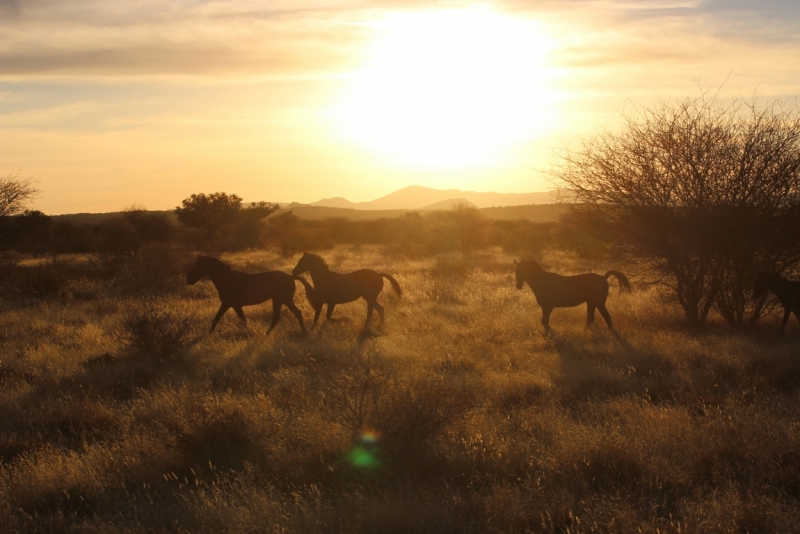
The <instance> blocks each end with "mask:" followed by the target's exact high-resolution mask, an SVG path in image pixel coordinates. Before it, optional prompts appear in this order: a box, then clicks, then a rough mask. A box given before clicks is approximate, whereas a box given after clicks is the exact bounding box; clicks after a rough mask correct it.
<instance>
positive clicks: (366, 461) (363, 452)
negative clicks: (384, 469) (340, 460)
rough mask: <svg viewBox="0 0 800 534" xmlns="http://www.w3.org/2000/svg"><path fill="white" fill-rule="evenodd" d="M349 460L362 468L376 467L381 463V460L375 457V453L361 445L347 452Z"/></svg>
mask: <svg viewBox="0 0 800 534" xmlns="http://www.w3.org/2000/svg"><path fill="white" fill-rule="evenodd" d="M347 460H348V461H349V462H350V463H351V464H352V465H353V466H355V467H359V468H361V469H375V468H377V467H380V465H381V462H380V460H378V459H377V458H375V455H374V454H373V453H372V452H371V451H368V450H367V449H365V448H364V447H362V446H361V445H356V446H355V447H353V449H352V450H351V451H350V452H349V453H347Z"/></svg>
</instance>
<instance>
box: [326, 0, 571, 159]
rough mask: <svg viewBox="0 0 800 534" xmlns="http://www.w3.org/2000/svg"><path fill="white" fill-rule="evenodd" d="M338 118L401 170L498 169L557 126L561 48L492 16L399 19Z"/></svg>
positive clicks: (382, 26)
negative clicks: (557, 51) (510, 154)
mask: <svg viewBox="0 0 800 534" xmlns="http://www.w3.org/2000/svg"><path fill="white" fill-rule="evenodd" d="M374 30H375V34H376V37H375V39H374V41H373V42H372V44H371V48H370V49H369V52H368V55H367V57H368V59H367V61H366V64H365V65H364V67H363V68H362V69H360V70H359V71H357V72H356V73H355V74H354V75H353V77H352V79H351V83H350V85H349V87H348V90H347V94H346V96H345V97H344V101H343V102H342V104H341V105H340V106H339V108H338V109H337V110H336V115H337V124H338V126H339V129H340V132H341V133H342V134H343V135H344V136H345V137H346V138H348V139H349V140H351V141H354V142H356V143H357V144H359V145H361V146H364V147H367V148H370V149H372V150H375V151H377V152H380V153H382V154H385V155H387V156H389V157H390V158H391V159H392V160H394V161H395V162H396V163H402V164H407V165H414V166H422V167H434V168H436V167H438V168H441V167H445V168H464V167H476V166H481V165H491V164H493V163H496V161H497V159H498V158H500V157H501V156H502V154H503V150H504V149H506V148H509V147H510V146H511V145H513V144H515V143H519V142H522V141H524V140H526V139H531V138H535V137H536V136H539V135H542V134H543V133H545V132H546V130H547V128H548V124H549V123H550V122H551V121H552V120H553V117H554V110H553V108H554V105H555V103H556V93H555V90H554V88H553V81H554V80H555V73H556V69H554V68H553V67H552V66H550V65H548V63H547V56H548V52H550V51H552V50H553V49H554V43H553V40H552V39H551V38H550V37H549V36H548V35H547V34H546V33H545V32H544V31H543V30H542V28H541V27H540V25H539V24H537V23H536V21H533V20H529V19H518V18H514V17H510V16H507V15H502V14H498V13H496V12H494V11H492V10H491V9H489V8H486V7H481V8H471V9H464V10H446V11H422V12H415V13H405V14H394V15H392V16H389V17H387V18H384V19H382V20H380V21H378V22H376V23H374Z"/></svg>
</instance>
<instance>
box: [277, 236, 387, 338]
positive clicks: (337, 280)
mask: <svg viewBox="0 0 800 534" xmlns="http://www.w3.org/2000/svg"><path fill="white" fill-rule="evenodd" d="M305 272H308V273H310V274H311V280H312V281H313V282H314V287H313V288H311V287H310V284H308V282H306V281H305V280H303V279H302V278H301V277H300V276H299V275H300V274H303V273H305ZM292 275H294V276H295V278H297V279H299V280H301V281H302V282H303V285H305V287H306V296H307V297H308V301H309V302H310V303H311V306H312V307H313V308H314V325H316V324H317V320H318V319H319V314H320V312H321V311H322V305H323V304H327V305H328V311H327V313H326V314H325V316H326V318H327V319H331V315H332V314H333V308H334V307H335V306H336V305H337V304H344V303H346V302H353V301H354V300H357V299H359V298H363V299H364V300H366V301H367V320H366V322H365V323H364V329H365V330H366V328H367V325H369V320H370V319H371V318H372V310H373V309H375V310H378V314H380V316H381V324H383V306H381V305H380V304H379V303H378V295H380V294H381V291H383V279H384V278H386V279H387V280H389V283H391V284H392V288H393V289H394V290H395V292H396V293H397V294H398V295H402V291H401V290H400V284H398V283H397V280H395V279H394V278H392V276H391V275H388V274H386V273H379V272H376V271H373V270H372V269H360V270H358V271H354V272H352V273H347V274H340V273H335V272H333V271H331V270H330V269H329V268H328V264H326V263H325V260H323V259H322V258H321V257H319V256H317V255H316V254H311V253H308V252H304V253H303V257H302V258H300V261H298V262H297V266H296V267H295V268H294V270H292Z"/></svg>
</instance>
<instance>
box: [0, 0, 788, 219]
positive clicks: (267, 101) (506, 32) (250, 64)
mask: <svg viewBox="0 0 800 534" xmlns="http://www.w3.org/2000/svg"><path fill="white" fill-rule="evenodd" d="M703 90H713V91H714V92H717V91H718V92H719V94H720V96H721V97H723V98H731V97H739V96H743V97H746V98H750V97H752V96H753V95H754V94H755V95H757V96H758V97H759V98H760V99H761V100H762V101H765V102H771V101H773V100H776V99H778V100H788V101H790V102H791V103H792V105H795V103H796V102H797V100H796V99H797V97H798V95H800V2H797V0H780V1H765V0H760V1H755V0H710V1H692V0H686V1H671V0H653V1H649V0H619V1H617V0H604V1H603V0H598V1H584V0H571V1H536V2H533V1H513V0H511V1H507V2H487V3H475V2H414V1H413V0H404V1H399V0H385V1H377V2H366V1H357V0H352V1H347V0H339V1H336V0H327V1H326V0H317V1H313V0H299V1H288V0H287V1H263V0H262V1H255V0H225V1H221V0H219V1H214V0H212V1H203V0H129V1H121V0H70V1H69V2H64V1H55V0H0V175H8V174H10V173H16V172H17V170H19V171H20V173H21V176H24V177H33V178H34V180H36V181H37V186H38V188H39V189H40V191H41V195H40V198H39V199H38V200H37V201H36V202H35V205H34V207H35V208H37V209H40V210H42V211H44V212H45V213H48V214H59V213H75V212H103V211H115V210H119V209H122V208H124V207H127V206H130V205H133V204H137V205H144V206H145V207H147V208H148V209H169V208H172V207H174V206H176V205H178V204H179V203H180V201H181V199H183V198H185V197H187V196H189V195H190V194H192V193H199V192H206V193H210V192H214V191H225V192H228V193H236V194H238V195H240V196H241V197H243V198H244V200H245V201H257V200H266V201H281V202H288V201H298V202H313V201H315V200H319V199H321V198H323V197H333V196H344V197H346V198H348V199H349V200H351V201H366V200H372V199H374V198H377V197H379V196H382V195H385V194H388V193H390V192H392V191H394V190H397V189H400V188H402V187H405V186H408V185H414V184H417V185H425V186H428V187H435V188H460V189H469V190H476V191H496V192H503V193H511V192H519V193H522V192H532V191H542V190H546V189H549V188H550V184H549V183H548V182H547V180H546V177H545V172H544V171H546V169H547V168H548V167H549V165H550V163H551V161H552V158H553V157H554V149H558V148H561V147H565V146H574V145H575V144H577V143H579V142H580V140H581V139H582V138H585V137H586V136H589V135H591V134H592V133H595V132H597V131H599V130H600V129H602V128H606V129H614V128H615V127H616V125H617V124H618V123H619V118H620V114H621V113H623V112H626V111H627V112H630V111H632V110H633V109H634V108H635V107H643V106H647V105H650V104H652V103H653V102H655V101H656V100H657V99H661V100H669V99H683V98H685V97H687V96H693V95H697V94H698V93H699V92H700V91H703Z"/></svg>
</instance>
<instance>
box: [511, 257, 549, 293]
mask: <svg viewBox="0 0 800 534" xmlns="http://www.w3.org/2000/svg"><path fill="white" fill-rule="evenodd" d="M514 264H515V265H516V266H517V269H516V275H517V289H522V286H523V285H524V284H525V282H528V285H530V284H531V282H532V281H533V279H534V278H535V277H536V276H537V275H538V274H539V273H541V272H542V268H541V267H539V264H538V263H536V262H535V261H529V260H523V261H517V260H514Z"/></svg>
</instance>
